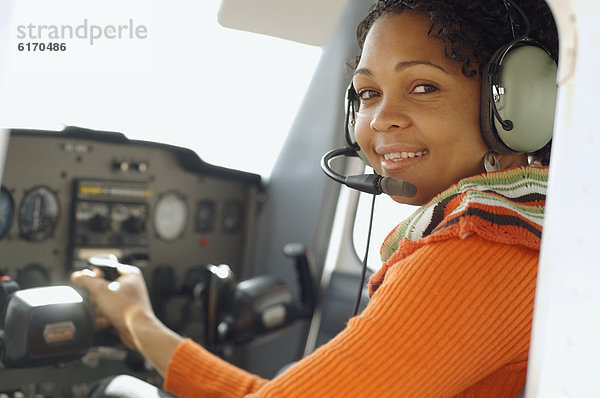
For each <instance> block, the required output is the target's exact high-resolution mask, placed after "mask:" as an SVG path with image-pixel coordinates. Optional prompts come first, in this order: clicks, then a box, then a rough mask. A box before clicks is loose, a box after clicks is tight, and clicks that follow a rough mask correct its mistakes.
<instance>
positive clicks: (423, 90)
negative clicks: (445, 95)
mask: <svg viewBox="0 0 600 398" xmlns="http://www.w3.org/2000/svg"><path fill="white" fill-rule="evenodd" d="M437 89H438V88H437V87H436V86H434V85H433V84H425V83H424V84H418V85H416V86H415V87H414V88H413V91H412V92H413V94H428V93H433V92H434V91H437Z"/></svg>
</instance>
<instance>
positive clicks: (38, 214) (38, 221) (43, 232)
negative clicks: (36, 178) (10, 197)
mask: <svg viewBox="0 0 600 398" xmlns="http://www.w3.org/2000/svg"><path fill="white" fill-rule="evenodd" d="M58 216H59V206H58V198H57V197H56V194H55V193H54V192H52V191H51V190H50V189H48V188H46V187H42V186H40V187H35V188H33V189H32V190H31V191H29V192H27V194H26V195H25V197H24V198H23V201H22V202H21V208H20V210H19V229H20V230H21V237H22V238H23V239H25V240H28V241H33V242H41V241H43V240H45V239H47V238H48V237H50V236H51V235H52V232H54V228H55V227H56V224H57V222H58Z"/></svg>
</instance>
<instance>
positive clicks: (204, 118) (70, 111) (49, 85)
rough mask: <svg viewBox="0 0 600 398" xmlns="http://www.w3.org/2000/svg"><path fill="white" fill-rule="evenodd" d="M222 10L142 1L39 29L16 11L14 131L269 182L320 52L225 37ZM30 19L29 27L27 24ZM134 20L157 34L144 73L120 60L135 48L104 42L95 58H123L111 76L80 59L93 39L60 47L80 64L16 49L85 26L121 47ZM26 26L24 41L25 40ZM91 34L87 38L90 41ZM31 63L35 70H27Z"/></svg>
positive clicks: (208, 4)
mask: <svg viewBox="0 0 600 398" xmlns="http://www.w3.org/2000/svg"><path fill="white" fill-rule="evenodd" d="M109 3H110V2H109ZM113 3H119V2H113ZM219 3H220V2H219V1H218V0H204V1H185V2H179V3H178V4H177V6H176V7H173V4H171V3H168V2H154V1H153V2H146V1H143V2H142V3H141V4H142V5H141V6H140V7H123V6H122V4H120V5H119V8H118V9H117V10H116V11H115V13H113V14H111V15H104V16H103V15H94V14H92V15H89V16H87V17H86V18H85V20H84V19H83V17H82V15H81V12H80V10H79V12H78V10H70V8H69V7H65V8H62V7H54V10H55V11H56V14H55V16H53V15H54V14H52V13H51V12H50V14H49V13H46V15H45V16H44V15H38V17H39V18H36V19H35V21H30V19H31V18H30V16H31V14H30V13H31V12H33V11H31V10H25V9H24V8H25V7H26V5H24V4H20V3H19V4H17V6H16V7H15V18H14V19H15V21H13V23H14V24H15V26H14V27H15V29H13V30H11V32H10V34H11V35H12V36H14V37H11V41H10V44H11V48H12V47H13V46H12V44H14V49H12V50H11V51H10V53H9V57H10V58H11V61H12V62H8V65H7V69H8V74H6V75H5V78H3V79H2V80H3V81H2V85H3V87H2V91H3V95H2V96H1V97H0V109H2V110H3V111H2V114H3V116H4V122H3V126H4V127H11V128H32V129H45V130H62V128H63V126H64V125H75V126H80V127H85V128H90V129H96V130H108V131H118V132H122V133H124V134H125V135H126V136H127V137H128V138H131V139H141V140H147V141H156V142H163V143H168V144H171V145H176V146H182V147H186V148H190V149H192V150H194V151H196V152H197V153H198V155H199V156H200V157H201V158H202V159H203V160H205V161H207V162H209V163H213V164H216V165H219V166H223V167H229V168H235V169H240V170H243V171H249V172H254V173H257V174H261V175H263V176H268V175H269V174H270V172H271V168H272V167H273V165H274V162H275V159H276V157H277V154H278V152H279V150H280V147H281V145H282V143H283V140H284V139H285V136H286V134H287V132H288V130H289V128H290V126H291V124H292V122H293V118H294V116H295V115H296V112H297V110H298V108H299V106H300V103H301V100H302V97H303V95H304V93H305V91H306V88H307V86H308V83H309V81H310V78H311V76H312V74H313V70H314V69H315V66H316V64H317V61H318V59H319V57H320V54H321V48H320V47H315V46H309V45H304V44H299V43H295V42H291V41H287V40H283V39H277V38H273V37H269V36H264V35H259V34H253V33H248V32H242V31H236V30H232V29H227V28H223V27H221V26H220V25H219V24H218V23H217V21H216V19H217V10H218V7H219ZM36 4H37V3H36ZM136 4H137V2H136ZM109 5H110V4H108V5H107V6H106V7H108V6H109ZM103 7H104V5H103ZM21 11H22V12H21ZM50 11H51V10H50ZM28 13H29V17H27V18H26V17H25V16H23V18H24V19H23V18H21V17H20V16H21V15H28ZM69 13H71V14H72V15H69ZM36 15H37V14H36ZM21 19H23V20H21ZM130 19H131V24H132V26H134V28H135V27H138V25H139V27H140V29H142V28H144V30H143V32H142V33H144V32H145V33H144V34H145V35H147V39H145V41H144V43H143V44H144V45H146V46H147V49H146V52H145V54H146V55H147V56H146V58H147V59H146V61H142V63H144V62H146V64H145V65H142V67H136V68H131V65H127V62H129V61H128V59H129V58H128V57H126V56H123V57H120V56H118V55H119V54H114V53H112V52H111V48H117V47H118V45H121V44H124V43H125V40H123V43H116V42H117V40H116V39H111V40H112V41H109V40H108V39H107V40H104V41H101V40H100V39H98V40H97V42H95V43H94V45H93V47H92V48H93V51H98V52H101V51H105V52H106V56H107V57H113V59H114V63H112V64H111V65H113V67H114V68H113V70H111V71H108V72H106V71H104V72H103V71H98V70H96V69H97V68H94V65H93V63H90V62H85V61H86V60H85V59H84V60H81V59H77V57H78V55H77V54H78V52H77V51H75V46H76V45H77V46H87V47H86V48H87V49H89V48H90V46H89V44H88V42H85V41H84V40H83V39H82V40H79V41H77V40H71V41H68V40H58V41H64V42H66V43H67V49H66V51H65V52H68V53H69V54H64V53H63V54H61V51H56V52H55V51H52V53H50V52H49V51H44V52H40V51H36V53H35V54H33V53H32V51H30V52H29V54H25V53H26V51H25V49H24V50H23V51H19V50H18V49H17V41H18V42H23V43H24V42H29V41H31V42H34V41H38V40H25V39H18V38H17V35H18V34H21V33H22V34H25V35H28V34H29V31H28V26H29V24H30V23H35V24H40V26H41V25H42V24H43V25H44V26H46V28H44V30H43V31H42V32H41V33H43V34H48V33H49V31H48V29H49V28H47V27H48V26H53V25H56V26H57V27H58V28H59V30H58V33H57V34H61V30H60V28H61V26H63V25H72V27H73V28H74V29H77V28H78V27H79V26H83V25H84V24H85V25H86V26H87V29H88V35H89V34H90V32H89V29H91V28H90V27H91V25H93V24H97V25H98V26H101V27H104V28H106V29H109V31H108V32H109V35H110V36H114V35H115V34H117V33H118V32H117V33H115V31H114V29H113V30H110V29H112V28H111V27H110V26H112V25H115V26H119V24H121V23H123V24H124V25H127V24H129V20H130ZM123 21H124V22H123ZM19 24H20V25H23V29H21V32H19V31H17V30H16V28H17V26H18V25H19ZM124 29H125V28H124ZM33 30H34V31H33V32H32V34H33V35H34V36H36V37H37V35H38V33H40V32H38V30H36V27H35V26H34V27H33ZM63 30H64V29H63ZM76 32H77V31H76ZM76 32H74V33H73V34H75V33H76ZM83 32H84V30H83V28H81V29H80V31H79V33H80V34H81V35H83ZM121 33H122V34H123V35H125V33H127V32H126V31H125V30H123V32H121ZM64 34H66V35H68V34H69V30H68V29H66V30H64ZM55 41H56V40H55ZM13 42H14V43H13ZM114 43H116V45H113V44H114ZM107 46H108V49H107ZM38 50H39V48H38ZM115 51H116V50H115ZM65 55H66V60H67V61H68V62H66V63H65V68H66V69H65V70H66V72H63V73H61V72H60V70H56V68H54V64H52V65H51V63H52V62H53V60H56V59H57V58H60V57H61V56H65ZM19 57H21V58H20V60H19ZM24 57H28V59H29V60H30V61H31V62H27V65H28V67H27V68H26V69H27V70H24V68H18V67H17V66H18V65H20V64H22V63H23V58H24ZM132 62H133V61H132ZM135 62H140V60H139V59H138V60H136V61H135ZM74 64H77V65H82V67H81V68H79V70H78V72H77V73H73V71H71V70H69V68H70V66H69V65H74ZM11 65H12V67H11ZM132 69H133V70H132Z"/></svg>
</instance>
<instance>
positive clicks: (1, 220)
mask: <svg viewBox="0 0 600 398" xmlns="http://www.w3.org/2000/svg"><path fill="white" fill-rule="evenodd" d="M14 214H15V204H14V201H13V198H12V196H11V195H10V192H8V189H6V188H4V187H2V189H1V190H0V238H2V237H3V236H4V235H5V234H6V232H8V230H9V229H10V226H11V224H12V220H13V216H14Z"/></svg>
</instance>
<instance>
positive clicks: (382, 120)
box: [369, 100, 411, 133]
mask: <svg viewBox="0 0 600 398" xmlns="http://www.w3.org/2000/svg"><path fill="white" fill-rule="evenodd" d="M410 124H411V121H410V117H409V116H408V114H407V112H406V111H405V107H404V106H402V104H401V103H400V102H399V101H393V102H392V101H385V100H384V101H382V102H381V103H380V104H379V106H378V107H377V109H376V110H375V112H374V113H373V115H372V118H371V121H370V123H369V126H370V127H371V130H373V131H378V132H382V133H385V132H388V131H392V130H394V129H405V128H407V127H408V126H410Z"/></svg>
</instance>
